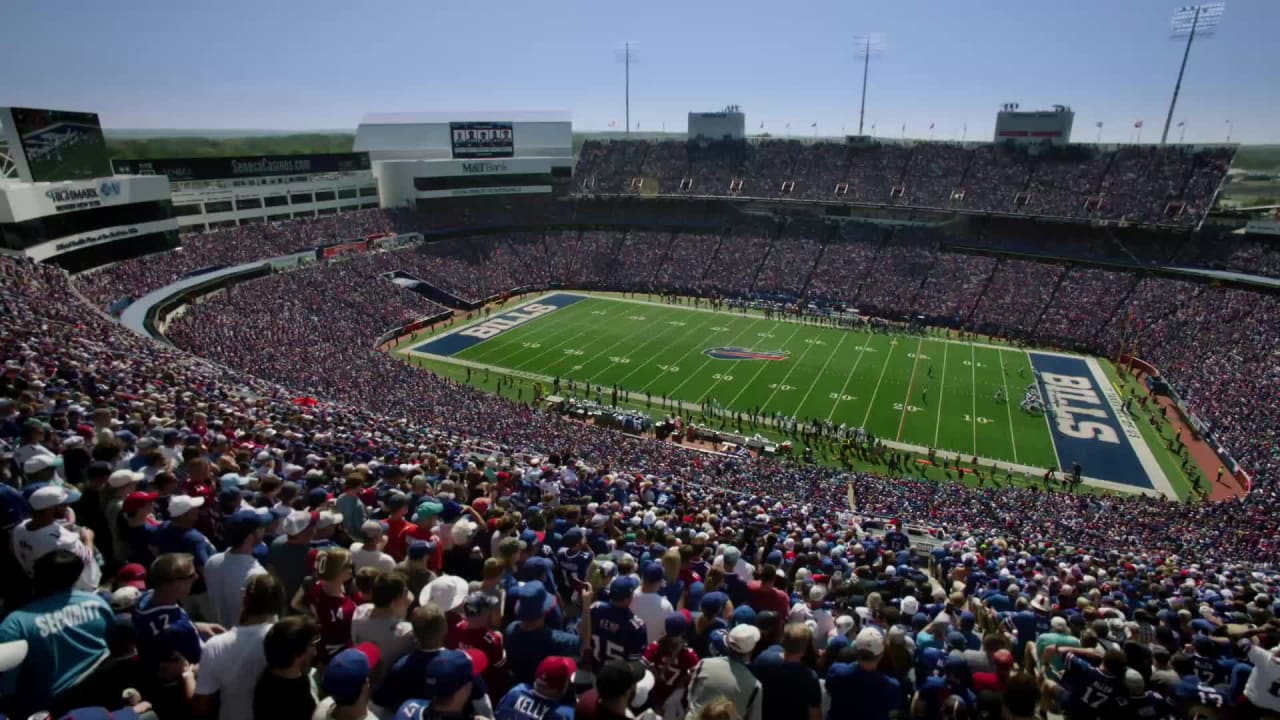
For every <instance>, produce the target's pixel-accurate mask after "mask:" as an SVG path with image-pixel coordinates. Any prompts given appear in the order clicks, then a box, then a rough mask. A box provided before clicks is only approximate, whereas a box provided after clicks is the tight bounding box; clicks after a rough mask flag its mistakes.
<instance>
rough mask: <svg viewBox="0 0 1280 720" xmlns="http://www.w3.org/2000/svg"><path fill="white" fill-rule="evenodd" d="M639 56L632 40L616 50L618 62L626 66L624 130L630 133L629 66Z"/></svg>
mask: <svg viewBox="0 0 1280 720" xmlns="http://www.w3.org/2000/svg"><path fill="white" fill-rule="evenodd" d="M638 60H639V58H637V57H636V44H635V43H633V42H629V43H625V44H624V45H623V47H622V49H621V50H619V51H618V62H620V63H622V64H623V65H625V66H626V71H625V75H626V97H627V100H626V102H627V107H626V123H627V126H626V132H627V134H630V133H631V66H632V65H634V64H635V63H636V62H637V61H638Z"/></svg>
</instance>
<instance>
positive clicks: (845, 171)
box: [575, 140, 1234, 227]
mask: <svg viewBox="0 0 1280 720" xmlns="http://www.w3.org/2000/svg"><path fill="white" fill-rule="evenodd" d="M1233 155H1234V150H1233V149H1232V148H1230V147H1215V148H1201V149H1195V148H1186V147H1176V146H1167V147H1162V146H1155V145H1144V146H1126V147H1120V148H1118V149H1114V150H1106V149H1101V148H1092V147H1083V146H1078V147H1072V148H1066V149H1041V148H1036V149H1028V148H1025V147H1016V146H1001V145H992V144H979V145H960V144H953V143H934V142H929V143H924V142H916V143H909V144H900V143H893V142H888V143H882V142H873V143H869V144H843V143H831V142H815V143H801V142H796V141H776V140H769V141H764V142H761V143H749V144H747V145H745V146H741V145H733V144H724V145H713V146H711V147H710V148H704V149H701V150H698V149H697V148H696V146H693V145H691V144H688V143H685V142H677V141H659V142H650V141H628V142H610V141H595V140H590V141H587V143H586V144H585V145H584V146H583V150H582V154H581V157H580V160H579V163H578V167H577V169H576V171H575V176H576V178H577V179H576V180H575V182H576V184H577V186H578V187H579V188H580V189H582V190H583V191H585V192H590V193H595V194H638V195H653V194H666V195H680V194H693V195H703V196H705V195H723V196H731V195H739V194H741V195H747V196H753V197H769V198H777V197H790V198H796V199H806V200H828V201H830V200H835V201H844V202H857V203H869V204H893V205H908V206H913V207H932V208H952V209H964V210H976V211H985V212H999V213H1014V214H1030V215H1038V216H1043V215H1052V216H1056V217H1064V218H1076V219H1084V218H1090V219H1105V220H1113V221H1120V220H1124V221H1126V222H1130V223H1142V224H1161V225H1180V226H1184V227H1194V226H1195V225H1197V224H1198V223H1199V222H1200V220H1201V218H1202V217H1203V216H1204V214H1205V212H1207V211H1208V209H1209V206H1210V205H1211V203H1212V202H1213V198H1214V195H1215V194H1216V193H1217V191H1218V187H1219V186H1220V185H1221V183H1222V180H1223V178H1224V177H1225V176H1226V172H1227V168H1228V167H1229V166H1230V164H1231V159H1232V156H1233ZM738 180H741V181H742V182H743V186H742V187H741V189H739V190H734V189H733V183H734V182H735V181H738ZM787 183H794V186H792V187H791V188H790V189H789V190H785V189H784V187H786V184H787Z"/></svg>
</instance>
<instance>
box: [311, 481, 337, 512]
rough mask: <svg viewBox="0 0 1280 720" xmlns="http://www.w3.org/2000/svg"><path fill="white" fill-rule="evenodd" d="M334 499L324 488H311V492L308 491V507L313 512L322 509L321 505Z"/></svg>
mask: <svg viewBox="0 0 1280 720" xmlns="http://www.w3.org/2000/svg"><path fill="white" fill-rule="evenodd" d="M332 499H333V496H332V495H330V494H329V491H328V490H325V489H324V488H319V487H318V488H311V489H310V490H308V491H307V507H309V508H311V509H312V510H314V509H316V508H318V507H320V506H321V505H323V504H325V503H327V502H329V501H330V500H332Z"/></svg>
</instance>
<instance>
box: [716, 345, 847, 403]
mask: <svg viewBox="0 0 1280 720" xmlns="http://www.w3.org/2000/svg"><path fill="white" fill-rule="evenodd" d="M802 327H804V325H803V324H802V325H800V327H798V328H796V332H793V333H791V337H789V338H787V342H786V343H784V344H783V347H786V346H787V345H790V344H791V341H792V340H795V339H796V333H799V332H800V328H802ZM815 339H816V338H815ZM816 347H818V344H817V343H809V346H808V347H806V348H805V349H804V352H802V353H800V358H799V359H798V360H796V361H795V362H794V363H792V364H791V367H789V368H787V374H786V375H783V376H782V380H780V381H778V382H776V383H774V385H776V386H778V387H781V386H782V385H784V384H786V382H787V379H788V378H790V377H791V373H793V372H795V371H796V368H798V367H800V362H801V361H802V360H804V359H805V357H807V356H808V355H809V351H810V350H812V349H814V348H816ZM827 359H828V360H830V359H831V358H830V356H828V358H827ZM765 366H766V363H760V369H759V370H756V374H755V375H754V376H752V378H751V381H752V382H755V379H756V377H758V376H759V375H760V372H761V371H762V370H764V369H765ZM823 367H824V368H825V367H826V366H825V365H824V366H823ZM819 375H821V373H819ZM816 383H817V378H814V382H812V383H810V384H809V387H810V388H813V386H814V385H815V384H816ZM778 387H775V388H773V392H771V393H769V397H768V399H766V400H765V401H764V402H763V403H761V404H760V409H761V410H764V408H766V407H768V405H769V403H771V402H773V396H774V395H777V394H778ZM743 390H746V387H743V388H742V390H739V391H738V395H741V394H742V391H743ZM733 399H734V400H737V399H738V398H737V396H735V397H734V398H733Z"/></svg>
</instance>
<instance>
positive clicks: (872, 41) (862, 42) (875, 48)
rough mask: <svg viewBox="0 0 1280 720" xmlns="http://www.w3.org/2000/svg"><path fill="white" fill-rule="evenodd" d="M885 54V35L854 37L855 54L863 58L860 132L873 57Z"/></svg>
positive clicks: (865, 108) (859, 116)
mask: <svg viewBox="0 0 1280 720" xmlns="http://www.w3.org/2000/svg"><path fill="white" fill-rule="evenodd" d="M883 54H884V35H883V34H882V33H867V34H865V35H858V36H855V37H854V39H853V55H854V57H858V58H862V103H861V106H860V107H859V108H858V134H859V135H861V134H862V119H863V118H864V117H865V116H866V114H867V71H868V70H869V69H870V67H871V58H873V57H880V56H881V55H883Z"/></svg>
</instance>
